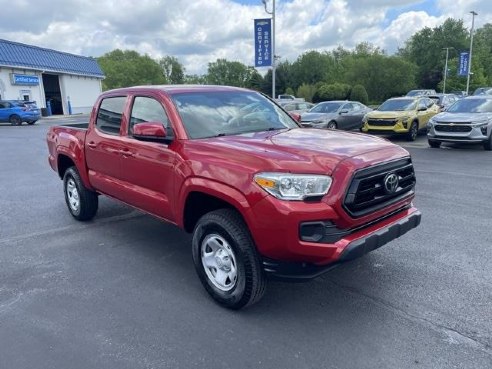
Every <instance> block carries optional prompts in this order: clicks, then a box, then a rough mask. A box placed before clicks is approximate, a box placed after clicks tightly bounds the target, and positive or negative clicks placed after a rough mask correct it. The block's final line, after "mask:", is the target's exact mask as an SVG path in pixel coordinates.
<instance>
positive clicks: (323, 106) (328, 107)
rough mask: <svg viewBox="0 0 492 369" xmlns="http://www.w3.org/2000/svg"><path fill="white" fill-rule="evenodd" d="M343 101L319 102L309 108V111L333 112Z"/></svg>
mask: <svg viewBox="0 0 492 369" xmlns="http://www.w3.org/2000/svg"><path fill="white" fill-rule="evenodd" d="M342 104H343V103H336V102H327V103H320V104H318V105H316V106H315V107H314V108H312V109H311V110H309V112H310V113H335V112H336V111H337V110H338V109H339V108H340V106H342Z"/></svg>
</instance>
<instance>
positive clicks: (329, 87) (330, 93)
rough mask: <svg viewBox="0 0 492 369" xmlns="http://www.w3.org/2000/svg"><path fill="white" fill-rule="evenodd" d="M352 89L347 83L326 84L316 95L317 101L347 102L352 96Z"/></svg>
mask: <svg viewBox="0 0 492 369" xmlns="http://www.w3.org/2000/svg"><path fill="white" fill-rule="evenodd" d="M350 89H351V87H350V85H348V84H346V83H339V82H336V83H331V84H328V83H325V84H324V85H322V86H321V87H320V88H319V89H318V91H317V93H316V100H318V101H329V100H346V99H347V98H348V97H349V95H350Z"/></svg>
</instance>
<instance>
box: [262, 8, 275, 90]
mask: <svg viewBox="0 0 492 369" xmlns="http://www.w3.org/2000/svg"><path fill="white" fill-rule="evenodd" d="M261 2H262V3H263V5H264V6H265V12H267V13H268V14H271V15H272V55H273V59H272V99H275V68H276V65H275V62H276V57H275V0H272V11H271V12H269V11H268V9H267V0H261Z"/></svg>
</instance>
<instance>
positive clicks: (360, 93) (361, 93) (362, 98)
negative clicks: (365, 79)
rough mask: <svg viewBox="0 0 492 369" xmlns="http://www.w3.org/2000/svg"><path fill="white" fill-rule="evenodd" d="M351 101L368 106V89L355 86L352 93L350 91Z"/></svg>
mask: <svg viewBox="0 0 492 369" xmlns="http://www.w3.org/2000/svg"><path fill="white" fill-rule="evenodd" d="M350 100H352V101H358V102H361V103H362V104H367V103H368V102H369V97H368V95H367V91H366V88H365V87H364V86H362V85H355V86H354V87H353V88H352V91H350Z"/></svg>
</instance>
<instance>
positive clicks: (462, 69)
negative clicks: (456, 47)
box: [458, 51, 470, 76]
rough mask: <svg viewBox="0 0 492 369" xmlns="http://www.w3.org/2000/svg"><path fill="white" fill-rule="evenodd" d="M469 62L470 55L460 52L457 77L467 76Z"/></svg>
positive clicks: (466, 52)
mask: <svg viewBox="0 0 492 369" xmlns="http://www.w3.org/2000/svg"><path fill="white" fill-rule="evenodd" d="M469 60H470V53H469V52H468V51H462V52H460V59H459V61H458V76H467V75H468V62H469Z"/></svg>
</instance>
